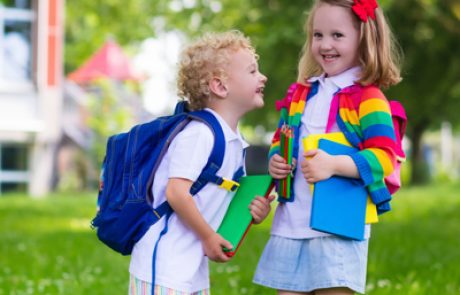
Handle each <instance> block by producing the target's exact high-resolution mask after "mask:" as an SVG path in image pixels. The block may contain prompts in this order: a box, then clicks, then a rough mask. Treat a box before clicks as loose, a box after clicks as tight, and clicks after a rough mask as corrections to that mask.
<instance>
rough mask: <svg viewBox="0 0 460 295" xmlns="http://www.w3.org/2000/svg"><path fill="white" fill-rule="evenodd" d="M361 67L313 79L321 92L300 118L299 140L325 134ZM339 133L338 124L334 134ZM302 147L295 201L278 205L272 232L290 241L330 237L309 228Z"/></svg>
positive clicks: (368, 230) (308, 207)
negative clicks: (336, 100)
mask: <svg viewBox="0 0 460 295" xmlns="http://www.w3.org/2000/svg"><path fill="white" fill-rule="evenodd" d="M359 74H360V68H359V67H354V68H351V69H349V70H347V71H345V72H343V73H341V74H339V75H336V76H333V77H328V78H326V77H325V75H324V74H323V75H321V76H319V77H314V78H311V79H310V80H309V82H315V81H318V82H319V85H318V92H317V94H316V95H315V96H313V97H311V98H310V99H309V100H308V102H307V104H306V107H305V111H304V113H303V115H302V118H301V124H300V139H302V138H304V137H306V136H308V135H309V134H318V133H325V132H326V127H327V121H328V119H329V110H330V107H331V102H332V99H333V97H334V94H335V93H336V92H337V91H339V90H340V89H343V88H345V87H348V86H351V85H353V84H354V81H356V80H358V77H359ZM337 131H340V130H339V128H338V126H337V124H335V125H334V126H333V127H332V129H331V132H337ZM303 153H304V150H303V144H301V143H300V144H299V154H298V157H297V159H298V163H297V169H296V172H295V175H294V194H295V198H294V201H293V202H287V203H285V204H281V203H280V204H279V205H278V207H277V208H276V211H275V216H274V218H273V224H272V229H271V234H272V235H277V236H282V237H286V238H291V239H309V238H316V237H322V236H330V235H329V234H326V233H323V232H319V231H315V230H313V229H311V227H310V217H311V205H312V196H311V193H310V188H309V184H308V183H307V182H306V180H305V178H304V177H303V174H302V170H301V169H300V163H301V161H302V159H303ZM369 233H370V228H369V226H366V232H365V237H366V238H368V237H369Z"/></svg>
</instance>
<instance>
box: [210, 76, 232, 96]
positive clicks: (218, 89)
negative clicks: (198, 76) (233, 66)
mask: <svg viewBox="0 0 460 295" xmlns="http://www.w3.org/2000/svg"><path fill="white" fill-rule="evenodd" d="M209 90H210V91H211V92H212V93H214V94H215V95H216V96H218V97H222V98H224V97H226V96H227V94H228V89H227V86H226V85H225V84H224V81H222V79H221V78H219V77H213V78H212V79H211V81H209Z"/></svg>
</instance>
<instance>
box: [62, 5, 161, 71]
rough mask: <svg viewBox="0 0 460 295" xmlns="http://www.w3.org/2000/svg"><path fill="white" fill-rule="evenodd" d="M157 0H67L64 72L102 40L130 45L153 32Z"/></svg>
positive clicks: (91, 52)
mask: <svg viewBox="0 0 460 295" xmlns="http://www.w3.org/2000/svg"><path fill="white" fill-rule="evenodd" d="M156 2H157V1H120V0H106V1H100V0H96V1H94V0H93V1H91V0H89V1H88V0H83V1H82V0H80V1H66V3H65V9H66V11H65V13H66V21H65V59H64V62H65V72H66V73H68V72H70V71H73V70H75V69H76V68H77V67H79V66H80V65H82V64H83V62H84V61H85V60H87V59H88V58H89V57H90V56H91V54H93V53H94V52H95V51H96V49H98V48H100V47H101V46H102V45H103V43H104V42H105V40H106V39H107V38H109V37H114V38H115V39H116V41H117V42H118V43H119V44H121V45H125V46H126V45H130V44H132V43H135V42H140V41H141V40H143V39H145V38H147V37H150V36H152V35H153V33H154V32H153V29H152V26H151V20H152V18H153V16H154V15H155V12H156V10H155V5H156V4H155V3H156Z"/></svg>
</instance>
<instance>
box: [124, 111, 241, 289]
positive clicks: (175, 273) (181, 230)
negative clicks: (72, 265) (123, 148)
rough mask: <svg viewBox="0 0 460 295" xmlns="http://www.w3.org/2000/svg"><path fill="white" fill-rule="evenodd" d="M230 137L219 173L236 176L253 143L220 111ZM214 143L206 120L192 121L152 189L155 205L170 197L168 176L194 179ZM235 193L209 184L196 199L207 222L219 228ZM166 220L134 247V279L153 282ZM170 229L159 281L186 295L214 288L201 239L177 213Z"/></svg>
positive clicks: (164, 239)
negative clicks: (203, 121) (167, 194)
mask: <svg viewBox="0 0 460 295" xmlns="http://www.w3.org/2000/svg"><path fill="white" fill-rule="evenodd" d="M207 110H208V111H210V112H212V113H213V114H214V115H215V116H216V118H217V120H218V121H219V123H220V125H221V127H222V130H223V132H224V136H225V155H224V159H223V163H222V167H221V168H220V170H219V171H218V175H220V176H222V177H226V178H230V179H231V178H232V177H233V174H234V173H235V172H236V170H238V168H239V167H241V166H242V165H243V160H244V159H243V149H245V148H246V147H247V146H248V144H247V143H246V142H245V141H244V140H243V138H242V137H241V135H240V133H239V132H238V131H237V132H236V133H235V132H234V131H233V130H232V129H231V128H230V127H229V126H228V125H227V123H226V122H225V121H224V120H223V119H222V117H220V116H219V115H218V114H217V113H216V112H214V111H212V110H210V109H207ZM213 143H214V135H213V134H212V131H211V130H210V129H209V127H208V126H206V125H205V124H204V123H201V122H198V121H192V122H191V123H189V124H188V125H187V126H186V127H185V128H184V130H183V131H182V132H180V133H179V134H178V135H177V136H176V137H175V138H174V139H173V141H172V143H171V145H170V147H169V149H168V152H167V153H166V155H165V157H164V158H163V160H162V162H161V164H160V166H159V168H158V171H157V173H156V174H155V182H154V184H153V187H152V190H153V191H152V192H153V195H154V196H155V200H154V204H153V205H154V207H157V206H158V205H160V204H161V203H162V202H163V201H164V200H165V189H166V183H167V181H168V179H169V178H185V179H190V180H192V181H195V180H196V179H197V178H198V176H199V174H200V173H201V171H202V169H203V167H204V166H205V165H206V163H207V161H208V157H209V155H210V153H211V150H212V146H213ZM233 195H234V193H231V192H228V191H226V190H224V189H222V188H219V187H218V186H217V185H214V184H208V185H206V186H205V187H204V188H203V189H202V190H201V191H200V192H199V193H198V194H196V195H195V196H194V197H193V200H194V201H195V204H196V206H197V208H198V210H199V211H200V212H201V214H202V216H203V218H204V219H205V220H206V221H207V222H208V224H209V225H210V226H211V227H212V228H213V229H214V230H217V228H218V227H219V225H220V223H221V222H222V219H223V216H224V215H225V212H226V211H227V208H228V205H229V203H230V201H231V199H232V197H233ZM163 227H164V218H163V219H161V220H160V221H158V222H157V223H156V224H154V225H153V226H151V227H150V229H149V230H148V232H147V233H146V234H145V235H144V237H143V238H142V239H141V240H140V241H139V242H138V243H137V244H136V245H135V246H134V249H133V253H132V255H131V264H130V272H131V274H132V275H134V276H135V277H137V278H139V279H141V280H143V281H147V282H150V281H151V279H152V253H153V249H154V244H155V242H156V241H157V240H158V236H159V233H160V232H161V230H162V229H163ZM168 228H169V229H168V233H166V234H165V235H164V236H163V237H162V239H161V241H160V243H159V246H158V250H157V258H156V276H155V284H157V285H161V286H164V287H168V288H171V289H175V290H180V291H183V292H187V293H193V292H197V291H199V290H202V289H207V288H209V270H208V259H207V257H205V256H204V252H203V247H202V244H201V241H200V240H199V239H198V237H196V235H195V234H194V233H193V232H192V231H191V230H190V229H189V228H188V227H187V226H186V225H185V224H184V223H182V221H181V220H180V219H179V218H178V217H177V215H176V214H174V213H173V215H172V216H171V217H170V218H169V221H168Z"/></svg>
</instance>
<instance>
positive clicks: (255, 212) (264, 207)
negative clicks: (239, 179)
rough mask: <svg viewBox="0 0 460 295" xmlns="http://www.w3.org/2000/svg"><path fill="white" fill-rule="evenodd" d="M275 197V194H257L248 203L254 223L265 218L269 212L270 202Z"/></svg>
mask: <svg viewBox="0 0 460 295" xmlns="http://www.w3.org/2000/svg"><path fill="white" fill-rule="evenodd" d="M274 199H275V195H269V196H268V198H264V197H262V196H257V197H255V198H254V200H252V202H251V204H249V211H250V212H251V215H252V218H253V220H254V224H259V223H261V222H262V221H263V220H264V219H265V218H267V216H268V213H270V209H271V207H270V203H271V202H272V201H273V200H274Z"/></svg>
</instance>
